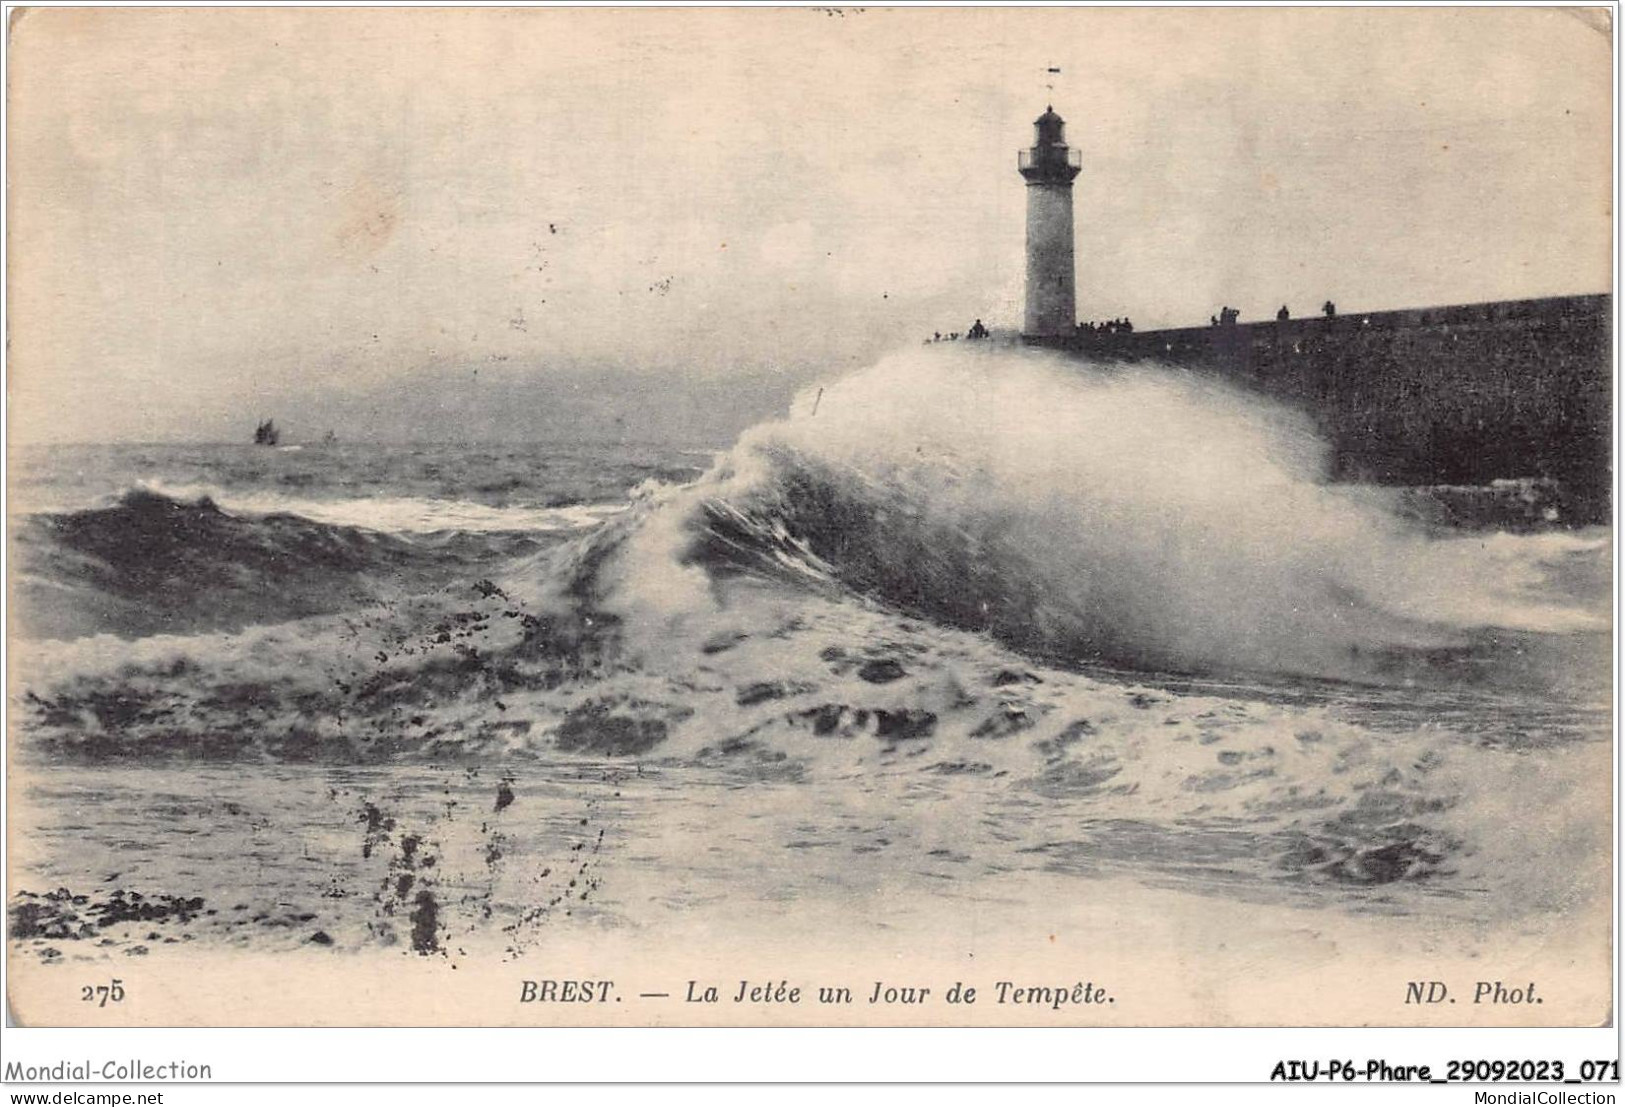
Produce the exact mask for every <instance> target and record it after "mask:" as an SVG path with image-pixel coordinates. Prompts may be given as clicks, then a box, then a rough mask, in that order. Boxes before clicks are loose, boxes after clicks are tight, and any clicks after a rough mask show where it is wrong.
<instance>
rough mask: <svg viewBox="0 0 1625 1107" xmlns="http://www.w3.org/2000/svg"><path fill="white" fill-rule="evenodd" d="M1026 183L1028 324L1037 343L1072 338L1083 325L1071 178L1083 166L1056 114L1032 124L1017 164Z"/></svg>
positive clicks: (1027, 329)
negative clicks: (1074, 268)
mask: <svg viewBox="0 0 1625 1107" xmlns="http://www.w3.org/2000/svg"><path fill="white" fill-rule="evenodd" d="M1016 165H1017V168H1019V169H1020V170H1021V175H1022V176H1023V177H1025V178H1027V318H1026V324H1025V325H1024V326H1023V327H1022V332H1023V333H1024V334H1027V335H1032V336H1034V337H1043V338H1057V337H1060V336H1062V335H1069V334H1071V333H1072V332H1073V330H1074V329H1075V328H1076V326H1077V323H1078V303H1077V290H1076V286H1075V282H1074V276H1073V271H1072V178H1074V177H1076V176H1077V175H1078V171H1079V170H1080V169H1081V168H1082V161H1081V159H1080V158H1079V156H1078V152H1077V151H1076V150H1069V149H1068V148H1067V145H1066V123H1065V122H1064V121H1063V120H1062V119H1061V117H1060V116H1058V115H1056V114H1055V109H1054V108H1053V107H1049V108H1046V109H1044V114H1043V115H1041V116H1039V117H1038V118H1037V119H1036V120H1035V121H1034V122H1033V145H1032V149H1030V150H1022V151H1021V152H1020V153H1019V154H1018V155H1017V159H1016Z"/></svg>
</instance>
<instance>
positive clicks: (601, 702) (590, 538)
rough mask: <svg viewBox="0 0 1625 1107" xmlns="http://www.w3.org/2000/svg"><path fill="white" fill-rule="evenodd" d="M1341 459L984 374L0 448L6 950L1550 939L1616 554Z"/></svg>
mask: <svg viewBox="0 0 1625 1107" xmlns="http://www.w3.org/2000/svg"><path fill="white" fill-rule="evenodd" d="M1323 461H1324V456H1323V447H1322V445H1321V444H1320V443H1319V442H1318V440H1317V439H1316V437H1315V435H1314V434H1313V432H1312V430H1311V429H1310V428H1309V427H1308V426H1307V425H1305V424H1304V423H1303V422H1302V421H1301V420H1299V419H1298V418H1296V417H1295V416H1293V415H1292V414H1290V413H1289V412H1287V411H1285V410H1283V409H1280V408H1277V407H1275V406H1273V405H1271V404H1268V403H1265V402H1263V401H1260V400H1258V399H1256V398H1254V397H1250V396H1247V395H1244V394H1242V393H1240V392H1237V391H1234V390H1232V389H1229V388H1227V387H1225V386H1223V385H1222V384H1220V383H1216V382H1214V381H1211V380H1205V379H1201V378H1197V377H1192V376H1188V375H1184V374H1181V373H1178V372H1175V371H1172V370H1167V369H1162V368H1158V367H1155V366H1140V367H1133V368H1126V369H1125V368H1121V367H1119V368H1114V369H1097V368H1093V367H1087V366H1081V367H1080V366H1079V365H1077V364H1076V363H1059V362H1054V361H1051V360H1049V359H1048V358H1046V357H1045V356H1043V355H1038V354H1028V353H1023V352H1019V351H1010V350H997V349H987V350H977V349H956V350H943V351H938V350H928V351H924V352H912V353H908V354H904V355H899V356H895V357H892V358H888V359H885V360H883V361H881V362H880V363H878V364H877V365H874V366H871V367H869V368H867V369H865V370H862V371H860V372H857V373H854V374H851V375H849V376H847V377H845V378H842V379H840V380H838V381H834V382H832V383H830V384H828V385H826V386H825V387H824V388H823V389H822V390H821V391H819V392H816V393H814V394H812V395H807V396H803V397H800V398H798V399H797V401H796V403H795V404H794V405H793V407H792V409H791V411H790V412H789V413H788V414H787V415H786V416H784V417H783V418H781V419H777V420H773V421H770V422H767V423H764V424H763V425H761V426H758V427H756V428H754V429H753V430H751V431H750V432H748V433H747V434H745V435H744V436H743V437H742V438H741V439H740V440H739V441H738V442H736V443H732V444H728V443H718V444H717V446H716V449H715V450H710V449H700V448H695V447H691V446H690V447H682V448H677V447H660V446H639V445H615V446H554V445H548V444H546V443H536V444H527V445H515V446H477V447H469V446H427V447H398V446H379V445H360V444H355V445H339V446H320V445H307V446H303V447H299V448H292V449H289V448H282V449H265V448H256V447H252V446H248V445H222V446H184V447H182V446H142V447H134V446H120V447H97V448H87V447H54V448H50V449H39V450H34V451H30V452H27V453H24V454H19V455H17V456H15V457H14V458H13V462H12V464H13V487H12V497H13V504H14V512H13V521H12V541H13V546H12V584H13V624H12V626H13V636H14V637H13V648H12V659H13V670H14V676H13V683H12V689H13V698H12V703H11V705H10V710H11V719H12V735H13V738H12V741H13V747H12V750H13V757H14V759H15V760H16V762H17V763H18V764H19V765H20V766H22V768H21V770H20V771H21V772H22V773H23V774H24V775H25V776H26V782H25V784H24V785H23V786H21V789H20V791H19V792H18V794H17V798H16V801H15V802H14V805H13V808H12V818H13V823H12V841H13V843H14V864H13V874H14V875H13V878H12V880H13V883H12V888H11V889H10V908H11V913H12V920H13V927H12V937H13V940H14V941H15V942H19V943H20V944H21V946H22V948H23V949H25V950H26V951H28V953H29V954H30V955H31V956H33V957H36V958H37V959H38V960H39V962H40V963H42V964H47V965H49V964H54V963H61V962H74V961H97V960H105V959H115V960H120V961H122V960H123V959H124V958H128V957H132V956H134V957H154V958H158V957H162V956H164V955H165V952H166V950H173V949H177V948H186V949H189V950H190V949H197V948H209V949H213V950H217V951H218V950H243V951H253V952H264V951H278V950H280V951H290V952H291V951H294V950H299V951H301V952H302V953H304V954H309V955H317V954H320V955H323V956H326V955H329V954H334V953H336V954H340V955H343V954H349V955H351V956H358V957H371V956H402V955H407V956H419V957H429V958H436V959H441V960H444V961H447V962H451V963H455V962H456V961H457V960H458V959H459V958H473V957H485V958H491V957H496V958H501V959H514V958H524V957H526V956H530V955H532V954H533V953H534V951H536V950H538V949H542V948H546V947H547V946H548V945H549V944H550V943H554V942H557V941H559V940H562V939H563V937H564V936H568V935H575V936H577V937H580V936H583V935H586V936H593V935H599V936H608V935H622V936H625V935H628V934H630V935H641V936H643V937H644V938H645V939H647V940H649V941H655V940H657V938H658V936H660V935H663V934H675V933H679V932H683V933H689V932H696V930H697V932H700V933H704V934H706V935H708V936H710V940H714V939H715V938H716V936H717V935H718V934H726V933H729V932H730V930H729V928H730V927H732V928H735V929H740V928H743V930H748V931H750V932H751V933H756V934H759V933H761V932H762V931H763V929H764V928H765V929H770V930H773V931H774V932H775V933H778V934H780V935H785V936H794V935H800V936H802V937H803V938H804V939H806V940H809V941H810V940H812V936H813V935H815V934H822V935H826V936H827V935H831V934H834V935H837V936H839V937H840V938H841V940H842V941H846V942H850V943H856V944H874V943H883V942H884V941H885V940H888V936H890V938H893V939H894V938H895V937H896V935H898V934H924V933H932V934H935V935H938V937H939V938H942V940H943V941H945V942H947V943H948V944H949V945H953V944H954V943H959V944H960V945H963V946H965V947H966V948H978V947H977V942H978V941H980V942H983V943H984V944H985V943H986V942H987V941H990V940H991V939H990V938H989V935H992V934H1002V935H1004V936H1006V937H1008V936H1009V934H1011V933H1015V932H1023V933H1024V932H1025V931H1024V930H1023V928H1024V927H1025V928H1027V929H1031V930H1033V931H1034V932H1039V931H1044V930H1046V929H1053V928H1054V917H1055V911H1056V909H1057V908H1056V905H1057V904H1062V905H1070V906H1072V907H1077V909H1078V910H1082V907H1081V906H1079V905H1084V904H1088V905H1092V906H1091V908H1090V909H1091V910H1105V908H1102V907H1100V905H1102V904H1105V905H1108V906H1109V905H1110V904H1113V903H1121V904H1125V905H1127V904H1140V903H1142V902H1143V897H1144V896H1148V895H1149V896H1152V897H1166V898H1163V899H1156V900H1155V902H1156V903H1157V904H1158V906H1157V908H1156V913H1157V914H1158V916H1159V918H1160V917H1163V916H1164V915H1168V917H1185V916H1188V918H1189V919H1190V920H1191V921H1190V925H1189V926H1188V927H1185V928H1183V929H1181V930H1180V934H1182V935H1184V937H1183V938H1181V939H1180V940H1182V941H1183V940H1186V939H1187V938H1190V936H1191V935H1192V934H1194V933H1196V932H1198V931H1201V930H1202V929H1203V926H1202V925H1201V924H1200V923H1199V922H1198V921H1197V920H1201V919H1203V918H1206V917H1211V918H1213V919H1219V918H1228V919H1230V920H1232V922H1231V923H1230V924H1229V925H1228V926H1227V927H1225V928H1219V927H1218V924H1217V923H1215V924H1213V925H1214V930H1215V932H1217V931H1218V930H1219V929H1223V932H1224V933H1226V934H1229V935H1231V936H1232V937H1233V936H1234V935H1235V934H1236V933H1238V932H1239V931H1240V930H1241V929H1245V928H1247V927H1250V926H1254V925H1256V926H1259V927H1263V928H1264V929H1265V930H1266V931H1270V932H1275V933H1280V934H1286V933H1288V932H1289V931H1290V932H1293V933H1296V932H1298V931H1297V930H1294V929H1293V928H1298V929H1299V930H1302V929H1303V928H1305V927H1309V928H1313V932H1314V933H1317V934H1318V933H1320V932H1321V931H1322V930H1330V931H1333V932H1335V931H1337V929H1338V928H1339V927H1344V926H1347V927H1354V928H1357V929H1359V932H1360V933H1361V934H1364V935H1366V937H1367V939H1368V940H1369V942H1370V943H1371V944H1373V945H1379V946H1380V945H1384V944H1390V945H1394V946H1395V947H1396V948H1397V947H1403V946H1405V945H1406V943H1407V942H1409V943H1423V944H1426V943H1427V942H1437V941H1440V940H1442V939H1440V938H1439V937H1438V936H1439V935H1441V934H1446V935H1453V936H1454V937H1452V938H1451V939H1450V941H1451V942H1453V943H1455V945H1452V947H1451V948H1457V946H1459V948H1460V949H1462V950H1466V951H1468V953H1467V954H1466V955H1469V956H1471V955H1472V954H1471V950H1472V949H1473V948H1474V943H1475V942H1489V941H1492V940H1493V939H1495V938H1496V937H1497V936H1499V935H1512V936H1515V937H1516V938H1518V940H1520V941H1527V942H1533V943H1535V944H1536V945H1539V944H1540V943H1543V942H1549V941H1550V942H1556V941H1557V940H1558V937H1559V936H1564V940H1572V939H1573V938H1574V935H1575V933H1576V926H1577V921H1579V920H1585V921H1586V922H1585V925H1586V926H1590V925H1591V924H1592V923H1594V922H1595V921H1596V920H1597V919H1603V920H1605V919H1606V914H1607V909H1608V897H1609V875H1608V874H1609V872H1610V867H1611V854H1610V848H1611V847H1610V843H1611V841H1612V837H1613V833H1612V827H1611V825H1610V814H1609V802H1608V797H1609V794H1610V793H1609V774H1610V766H1611V762H1612V748H1611V740H1610V737H1611V729H1610V728H1611V718H1610V695H1611V687H1610V668H1609V666H1610V657H1609V653H1610V632H1611V626H1610V594H1609V593H1610V579H1611V558H1612V543H1611V535H1610V534H1609V532H1608V531H1606V530H1601V529H1588V530H1572V529H1565V528H1563V527H1561V526H1559V525H1556V524H1552V525H1549V526H1544V527H1530V526H1528V525H1520V526H1518V527H1515V528H1513V527H1508V528H1499V527H1496V526H1494V525H1488V524H1480V525H1475V526H1473V527H1471V528H1468V527H1457V528H1454V529H1452V528H1450V527H1448V526H1445V525H1441V524H1440V522H1439V520H1438V518H1437V517H1436V516H1430V517H1427V518H1423V517H1421V516H1420V515H1419V514H1418V513H1417V512H1416V511H1414V510H1411V509H1410V508H1408V507H1407V504H1408V503H1410V504H1413V505H1414V502H1415V499H1416V497H1417V496H1418V495H1419V493H1416V492H1411V493H1403V494H1402V493H1399V492H1396V491H1394V490H1381V489H1370V488H1352V487H1344V486H1337V485H1331V484H1328V483H1326V482H1325V481H1324V480H1323V479H1322V477H1321V473H1322V471H1323ZM1458 491H1459V490H1458ZM1420 495H1423V496H1424V497H1425V493H1421V494H1420ZM1424 514H1425V513H1424ZM1123 910H1124V911H1125V912H1126V911H1128V908H1127V907H1124V908H1123ZM1182 913H1184V914H1183V915H1182ZM1091 918H1092V919H1093V921H1092V922H1091V923H1090V924H1089V925H1091V926H1098V927H1111V926H1114V925H1115V926H1121V925H1124V924H1123V920H1122V919H1117V920H1116V921H1115V922H1113V921H1112V917H1111V915H1110V912H1109V911H1108V912H1107V914H1106V915H1105V916H1103V917H1097V916H1091ZM1237 920H1240V921H1237ZM1265 920H1269V921H1267V922H1266V921H1265ZM1141 923H1142V924H1143V925H1148V926H1149V925H1150V924H1149V923H1145V922H1144V920H1143V919H1142V920H1141ZM1080 925H1081V924H1080ZM945 927H946V928H947V929H946V930H944V928H945ZM956 927H958V929H955V928H956ZM1303 932H1305V933H1307V932H1309V931H1308V930H1303ZM1587 933H1590V931H1587ZM1601 933H1602V934H1603V935H1604V937H1603V939H1602V940H1603V943H1604V945H1605V944H1606V927H1605V926H1604V929H1603V930H1602V931H1601ZM944 934H946V935H947V937H945V938H944V937H942V935H944ZM978 935H981V937H980V938H979V937H978ZM787 940H788V939H787ZM1049 940H1050V941H1052V942H1053V941H1054V940H1055V939H1054V936H1053V934H1051V935H1050V939H1049ZM1191 940H1195V939H1191ZM1114 941H1118V942H1119V943H1120V942H1121V939H1120V938H1119V939H1114ZM876 948H878V947H876ZM956 948H957V947H956ZM1602 952H1603V953H1604V954H1605V953H1606V950H1605V949H1604V950H1603V951H1602ZM1605 984H1606V980H1602V981H1600V982H1599V986H1603V990H1604V994H1605V993H1606V988H1605Z"/></svg>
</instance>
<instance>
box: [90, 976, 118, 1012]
mask: <svg viewBox="0 0 1625 1107" xmlns="http://www.w3.org/2000/svg"><path fill="white" fill-rule="evenodd" d="M79 1001H80V1002H81V1003H94V1004H95V1005H96V1006H97V1007H106V1006H107V1005H108V1004H109V1003H123V1002H124V981H122V980H119V979H118V978H117V977H115V978H114V979H113V982H112V983H110V984H86V985H85V986H84V987H83V988H81V989H80V990H79Z"/></svg>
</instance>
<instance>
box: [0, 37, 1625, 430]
mask: <svg viewBox="0 0 1625 1107" xmlns="http://www.w3.org/2000/svg"><path fill="white" fill-rule="evenodd" d="M11 32H12V40H11V64H12V70H11V81H12V88H11V132H10V168H9V173H10V182H9V183H10V197H11V209H10V211H11V235H12V238H11V257H10V269H9V274H8V275H9V279H10V282H11V284H10V288H11V294H12V300H11V323H10V326H11V336H10V337H11V342H12V345H11V373H12V376H11V391H12V400H13V422H14V430H16V431H18V432H20V433H19V434H18V437H23V438H34V437H41V436H43V437H49V438H55V439H92V440H100V439H108V440H162V439H175V438H180V439H199V440H236V439H240V438H243V437H245V436H246V435H247V434H248V433H249V431H250V430H251V429H252V425H253V422H254V420H255V419H256V418H258V417H260V416H261V415H275V416H277V417H278V419H279V421H281V422H283V423H284V424H286V425H288V427H289V429H290V431H291V432H292V433H293V434H294V435H295V436H296V437H314V436H317V435H319V434H320V433H322V432H323V431H325V430H326V429H328V427H330V426H332V427H335V428H336V429H338V431H339V433H340V434H341V435H344V436H346V437H351V438H366V437H377V438H393V439H398V438H417V439H459V438H505V439H513V438H548V437H560V436H569V437H596V436H600V435H605V436H608V435H614V436H626V437H632V438H637V437H663V438H670V437H687V438H691V439H706V438H716V437H718V436H722V435H728V434H731V433H732V432H734V431H736V430H738V429H739V428H740V427H741V426H743V425H745V424H748V423H749V422H752V421H754V420H755V419H756V418H759V417H760V416H761V415H763V414H769V413H772V412H773V411H774V410H776V409H777V408H779V407H782V405H783V404H784V402H785V401H786V400H787V399H788V397H789V396H790V394H791V393H792V392H793V390H794V389H795V388H796V387H798V386H800V385H802V384H804V383H806V382H808V381H810V380H814V379H818V378H820V377H823V376H829V375H832V374H834V373H837V372H839V371H840V370H841V369H842V368H843V367H848V366H854V365H858V364H862V363H865V362H867V361H869V360H871V359H873V358H874V357H876V356H877V355H879V354H881V353H884V352H885V351H887V350H888V349H892V348H896V347H898V346H902V345H911V344H914V343H917V342H918V341H919V339H920V338H921V337H922V336H923V335H926V334H929V333H930V332H931V331H933V330H939V329H940V330H945V331H946V330H950V329H963V328H964V327H966V326H967V325H968V324H969V323H970V321H971V320H972V319H973V318H974V317H976V316H981V317H982V318H984V319H985V320H987V321H988V322H990V323H992V324H995V325H1005V326H1015V325H1018V324H1019V321H1020V318H1021V310H1020V305H1021V282H1022V266H1023V261H1022V250H1023V243H1022V236H1023V205H1024V203H1025V195H1024V189H1023V186H1022V181H1021V178H1020V177H1019V176H1018V175H1017V174H1016V171H1015V152H1016V150H1017V148H1018V147H1021V146H1024V145H1026V144H1027V143H1029V142H1030V141H1031V131H1032V128H1031V123H1032V120H1033V118H1034V117H1035V116H1036V115H1037V114H1038V113H1039V112H1041V111H1042V110H1043V108H1044V105H1045V103H1046V100H1047V99H1049V98H1050V97H1053V101H1054V104H1055V107H1056V109H1057V110H1058V111H1060V112H1061V114H1062V115H1063V116H1065V117H1066V120H1067V124H1068V135H1069V138H1070V140H1071V143H1072V145H1073V146H1075V147H1078V148H1080V149H1081V150H1082V154H1083V158H1084V171H1083V174H1082V175H1081V176H1080V177H1079V178H1078V180H1077V184H1076V187H1075V193H1074V195H1075V204H1076V221H1077V227H1078V231H1077V250H1078V297H1079V313H1080V315H1081V316H1082V317H1083V318H1097V319H1103V318H1108V317H1113V316H1118V315H1128V316H1131V317H1132V318H1133V319H1134V321H1135V323H1136V325H1137V326H1138V327H1140V328H1142V329H1143V328H1147V327H1151V326H1156V325H1189V324H1194V323H1199V322H1203V321H1205V320H1206V319H1207V317H1208V316H1209V314H1211V313H1212V312H1214V311H1216V310H1217V309H1218V307H1219V306H1220V305H1221V304H1234V305H1236V306H1238V307H1240V308H1241V309H1242V310H1243V313H1244V316H1243V317H1244V318H1247V317H1255V318H1256V317H1271V316H1273V314H1274V311H1275V309H1276V308H1277V307H1279V306H1280V305H1281V303H1283V302H1285V303H1288V304H1290V305H1292V306H1293V308H1294V309H1295V310H1296V311H1299V312H1311V311H1313V310H1315V308H1316V307H1317V306H1318V305H1319V304H1320V303H1321V302H1322V301H1323V300H1325V299H1326V298H1328V297H1330V298H1332V299H1335V300H1336V301H1337V302H1338V303H1339V305H1340V306H1341V307H1343V308H1344V309H1345V310H1359V309H1376V308H1384V307H1397V306H1413V305H1414V306H1420V305H1425V304H1435V303H1447V302H1462V301H1475V300H1486V299H1499V298H1510V297H1519V296H1534V295H1547V294H1556V293H1572V292H1597V291H1607V290H1608V289H1609V264H1610V263H1609V257H1610V254H1609V249H1610V242H1611V240H1610V233H1611V232H1610V226H1611V224H1610V218H1611V202H1612V186H1611V180H1610V145H1609V143H1610V136H1611V130H1612V122H1611V118H1610V111H1611V106H1610V93H1611V88H1612V75H1611V69H1610V67H1611V46H1610V40H1609V37H1608V30H1607V16H1606V13H1604V12H1602V11H1601V10H1600V9H1594V10H1593V11H1592V13H1591V14H1589V15H1587V14H1586V13H1580V14H1575V13H1573V12H1565V11H1561V10H1557V9H1524V10H1507V9H1500V10H1483V9H1459V8H1458V9H1448V8H1446V9H1409V10H1404V9H1402V10H1393V9H1387V10H1375V9H1340V10H1309V11H1284V10H1279V9H1277V10H1239V9H1200V10H1171V9H1140V10H1135V9H1108V10H1093V11H1090V10H1059V9H1029V10H1011V9H1007V8H991V9H980V10H979V9H958V10H918V9H916V10H906V9H905V10H884V11H883V10H874V9H871V10H866V11H864V10H849V11H847V12H845V14H829V13H826V12H822V11H818V10H815V9H799V10H788V11H784V10H765V9H755V10H753V9H731V10H687V11H669V10H668V11H649V10H580V11H562V10H537V9H531V10H520V11H511V10H510V11H501V10H488V9H484V10H482V9H469V10H439V11H436V10H410V9H394V10H370V11H365V10H363V11H352V10H336V9H326V10H324V9H284V10H274V9H253V8H238V9H220V10H189V11H188V10H168V11H164V10H151V9H112V10H77V11H75V10H64V9H54V10H52V9H42V10H36V11H33V12H31V13H25V14H23V15H22V16H21V17H20V19H19V21H18V22H17V23H16V24H14V26H13V27H12V29H11ZM1050 66H1057V67H1059V68H1061V70H1062V73H1061V75H1060V76H1058V77H1052V76H1049V75H1047V74H1046V72H1045V70H1046V69H1047V68H1048V67H1050ZM1047 81H1048V82H1053V83H1054V88H1053V91H1051V90H1049V89H1046V87H1045V86H1046V82H1047Z"/></svg>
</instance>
